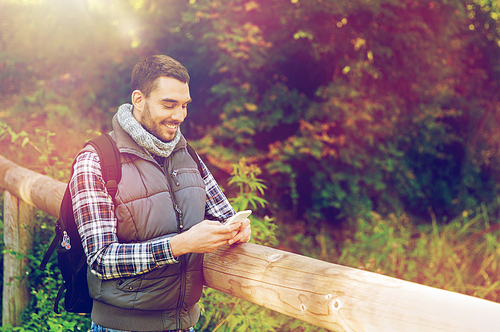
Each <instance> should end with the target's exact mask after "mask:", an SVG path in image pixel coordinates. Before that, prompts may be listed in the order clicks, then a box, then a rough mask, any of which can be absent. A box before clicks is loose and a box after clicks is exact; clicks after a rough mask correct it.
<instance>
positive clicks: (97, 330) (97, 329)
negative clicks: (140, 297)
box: [89, 322, 196, 332]
mask: <svg viewBox="0 0 500 332" xmlns="http://www.w3.org/2000/svg"><path fill="white" fill-rule="evenodd" d="M171 331H172V332H174V331H181V332H183V331H188V332H196V331H195V330H194V328H189V329H187V330H171ZM89 332H132V331H119V330H113V329H108V328H107V327H102V326H99V325H97V324H95V323H94V322H92V327H91V328H90V330H89ZM162 332H166V331H162Z"/></svg>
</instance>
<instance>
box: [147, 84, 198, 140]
mask: <svg viewBox="0 0 500 332" xmlns="http://www.w3.org/2000/svg"><path fill="white" fill-rule="evenodd" d="M157 83H158V84H157V85H158V86H157V88H156V89H154V90H153V91H152V92H151V93H150V94H149V97H148V98H146V99H145V103H144V108H143V110H142V112H140V119H138V121H139V123H140V124H141V125H142V126H143V127H144V128H145V129H146V130H147V131H148V132H150V133H151V134H152V135H154V136H156V137H157V138H158V139H160V140H161V141H163V142H170V141H172V140H173V139H174V136H175V133H176V132H177V130H178V128H179V126H180V124H181V123H182V122H183V121H184V119H185V118H186V116H187V105H188V104H189V103H190V102H191V96H190V94H189V86H188V84H187V83H182V82H181V81H179V80H177V79H175V78H171V77H160V78H159V79H158V82H157Z"/></svg>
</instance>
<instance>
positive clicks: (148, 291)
mask: <svg viewBox="0 0 500 332" xmlns="http://www.w3.org/2000/svg"><path fill="white" fill-rule="evenodd" d="M113 129H114V131H113V132H112V136H113V137H114V138H115V139H116V143H117V146H118V149H119V150H120V153H121V159H122V179H121V181H120V183H119V185H118V191H117V194H116V196H115V200H116V210H115V214H116V217H117V219H118V224H117V236H118V239H119V241H120V242H121V243H133V242H145V241H148V240H152V239H156V238H159V237H169V236H173V235H175V234H178V233H180V232H183V231H186V230H188V229H189V228H191V227H192V226H194V225H196V224H197V223H199V222H201V221H202V220H203V219H204V216H205V200H206V192H205V185H204V182H203V179H202V178H201V176H200V173H199V171H198V168H197V164H196V162H195V161H194V160H193V158H192V157H191V155H190V154H189V152H188V151H187V148H186V140H185V139H184V137H181V140H180V141H179V143H178V144H177V145H176V147H175V148H174V151H173V152H172V154H171V155H170V156H169V157H168V158H166V159H165V162H164V164H163V165H160V164H158V163H157V162H156V161H155V160H154V159H153V158H152V157H151V156H150V155H149V154H148V153H146V152H145V151H144V150H143V149H142V148H141V147H139V146H138V145H137V144H136V143H135V142H134V141H133V140H132V138H131V137H130V136H129V135H128V134H127V133H126V132H124V131H123V130H122V129H121V127H120V126H119V125H118V122H117V121H116V116H115V118H113ZM88 282H89V290H90V295H91V297H92V298H94V306H93V310H92V320H93V321H94V322H95V323H96V324H99V325H102V326H106V327H110V328H114V329H118V330H133V331H163V330H173V329H180V328H188V327H191V326H194V325H195V324H196V322H197V321H198V319H199V310H198V307H197V305H196V303H197V302H198V300H199V299H200V297H201V293H202V288H203V255H201V254H187V255H183V256H180V257H179V263H177V264H172V265H167V266H164V267H161V268H157V269H154V270H152V271H150V272H148V273H145V274H142V275H138V276H134V277H130V278H119V279H112V280H101V279H99V278H97V277H96V276H94V275H93V274H92V273H89V274H88Z"/></svg>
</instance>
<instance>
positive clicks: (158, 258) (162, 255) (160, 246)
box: [151, 238, 179, 267]
mask: <svg viewBox="0 0 500 332" xmlns="http://www.w3.org/2000/svg"><path fill="white" fill-rule="evenodd" d="M151 249H152V251H153V257H154V259H155V262H156V266H158V267H161V266H165V265H168V264H176V263H179V260H178V259H177V258H175V257H174V255H173V253H172V248H171V247H170V238H167V239H166V240H165V239H162V240H159V241H155V242H153V243H152V244H151Z"/></svg>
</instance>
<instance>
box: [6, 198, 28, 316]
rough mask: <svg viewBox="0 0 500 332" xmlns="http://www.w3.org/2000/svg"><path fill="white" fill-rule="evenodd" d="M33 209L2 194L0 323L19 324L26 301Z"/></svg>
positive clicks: (18, 200) (16, 199) (21, 201)
mask: <svg viewBox="0 0 500 332" xmlns="http://www.w3.org/2000/svg"><path fill="white" fill-rule="evenodd" d="M33 218H34V208H33V206H31V205H29V204H28V203H26V202H24V201H23V200H20V199H18V198H17V197H16V196H14V195H12V194H11V193H10V192H9V191H5V193H4V242H5V254H4V260H3V303H2V325H3V326H5V325H7V324H12V325H13V326H18V325H20V324H21V314H22V312H23V310H24V308H25V307H26V305H28V303H29V298H30V296H29V295H30V294H29V289H28V286H27V283H26V281H27V277H28V276H27V274H26V272H27V268H28V258H27V256H28V252H29V250H31V248H32V247H33V236H32V234H33Z"/></svg>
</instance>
